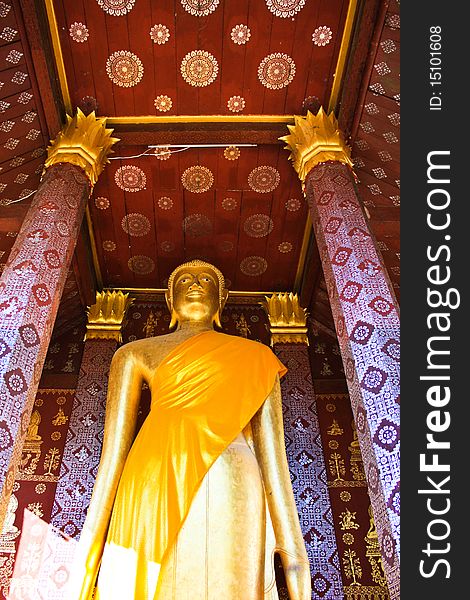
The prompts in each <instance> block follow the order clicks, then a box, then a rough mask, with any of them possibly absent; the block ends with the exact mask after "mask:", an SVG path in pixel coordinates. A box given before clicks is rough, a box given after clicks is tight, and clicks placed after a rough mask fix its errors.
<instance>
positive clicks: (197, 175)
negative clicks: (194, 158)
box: [181, 165, 214, 194]
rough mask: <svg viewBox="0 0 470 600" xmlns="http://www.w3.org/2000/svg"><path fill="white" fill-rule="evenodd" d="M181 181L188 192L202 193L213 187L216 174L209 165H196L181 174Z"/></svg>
mask: <svg viewBox="0 0 470 600" xmlns="http://www.w3.org/2000/svg"><path fill="white" fill-rule="evenodd" d="M181 183H182V184H183V187H184V188H185V189H186V190H188V192H194V193H195V194H201V193H202V192H207V190H209V189H210V188H211V186H212V184H213V183H214V176H213V175H212V172H211V171H210V169H208V168H207V167H201V166H199V165H194V166H193V167H189V168H187V169H186V170H185V171H184V173H183V175H182V176H181Z"/></svg>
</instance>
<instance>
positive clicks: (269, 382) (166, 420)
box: [98, 331, 286, 600]
mask: <svg viewBox="0 0 470 600" xmlns="http://www.w3.org/2000/svg"><path fill="white" fill-rule="evenodd" d="M285 372H286V368H285V367H284V366H283V365H282V363H281V362H280V361H279V360H278V359H277V358H276V356H275V355H274V354H273V352H272V351H271V350H270V349H269V348H268V347H266V346H263V345H262V344H260V343H258V342H253V341H250V340H247V339H244V338H240V337H236V336H230V335H226V334H222V333H217V332H215V331H208V332H204V333H200V334H197V335H195V336H193V337H191V338H189V339H187V340H186V341H184V342H183V343H181V344H180V345H179V346H178V347H177V348H175V349H174V350H173V351H172V352H170V354H169V355H168V356H167V357H166V358H165V359H164V360H163V362H162V363H161V364H160V365H159V366H158V368H157V369H156V371H155V373H154V375H153V377H152V380H151V381H150V382H149V387H150V389H151V391H152V404H151V409H150V413H149V415H148V417H147V419H146V420H145V422H144V424H143V426H142V428H141V430H140V432H139V434H138V435H137V437H136V439H135V442H134V444H133V446H132V448H131V450H130V452H129V455H128V458H127V461H126V464H125V466H124V470H123V473H122V476H121V480H120V483H119V487H118V491H117V495H116V500H115V504H114V508H113V513H112V517H111V523H110V528H109V532H108V538H107V543H106V548H105V555H106V552H107V550H108V549H109V548H113V553H114V556H115V561H114V566H115V569H116V570H118V569H119V566H118V563H119V560H120V559H119V555H121V556H122V557H124V556H126V552H127V551H128V550H130V551H131V554H129V553H127V556H128V557H131V556H132V558H131V560H132V561H133V562H134V567H133V568H132V569H131V571H133V572H134V573H136V574H137V576H136V578H137V579H138V578H139V577H140V576H139V572H141V573H142V580H141V581H140V582H138V581H136V582H130V583H129V585H130V588H132V587H133V589H134V592H133V595H132V596H130V595H129V596H124V595H123V598H124V597H126V598H135V599H139V600H140V599H141V598H147V597H150V598H152V597H153V592H152V591H151V590H149V589H148V588H149V585H150V586H153V585H155V589H157V582H158V574H159V571H160V567H161V565H162V563H163V562H164V560H165V556H166V554H167V552H168V551H169V549H170V548H171V546H172V544H173V543H174V542H175V540H176V537H177V535H178V532H179V531H180V528H181V526H182V524H183V522H184V520H185V518H186V516H187V514H188V511H189V508H190V506H191V502H192V500H193V498H194V496H195V494H196V492H197V490H198V488H199V486H200V485H201V482H202V480H203V479H204V477H205V475H206V473H207V472H208V471H209V469H210V468H211V466H212V465H213V463H214V462H215V460H216V459H217V458H218V457H219V456H220V455H221V453H222V452H223V451H224V450H225V449H226V448H227V447H228V446H229V445H230V444H231V443H232V442H233V441H234V440H235V438H237V436H238V434H240V432H241V431H242V430H243V429H244V428H245V426H246V425H247V424H248V423H249V422H250V420H251V418H252V417H253V415H254V414H255V413H256V412H257V410H258V409H259V408H260V407H261V405H262V403H263V402H264V400H265V399H266V397H267V396H268V394H269V393H270V391H271V390H272V388H273V385H274V382H275V379H276V376H277V375H278V374H279V375H283V374H284V373H285ZM124 563H125V561H123V565H124ZM139 565H141V566H142V568H140V567H139ZM149 565H151V567H150V571H152V565H153V575H152V573H151V572H150V571H149ZM100 577H101V574H100ZM144 580H145V581H144ZM139 588H142V589H141V590H139ZM99 590H100V583H99V582H98V597H100V595H99ZM106 600H107V599H106Z"/></svg>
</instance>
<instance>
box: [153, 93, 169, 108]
mask: <svg viewBox="0 0 470 600" xmlns="http://www.w3.org/2000/svg"><path fill="white" fill-rule="evenodd" d="M153 104H154V106H155V108H156V109H157V110H159V111H160V112H168V111H169V110H170V108H171V107H172V106H173V101H172V99H171V98H170V97H169V96H165V95H160V96H157V97H156V98H155V100H154V101H153Z"/></svg>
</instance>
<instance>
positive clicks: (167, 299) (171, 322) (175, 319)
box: [165, 290, 178, 329]
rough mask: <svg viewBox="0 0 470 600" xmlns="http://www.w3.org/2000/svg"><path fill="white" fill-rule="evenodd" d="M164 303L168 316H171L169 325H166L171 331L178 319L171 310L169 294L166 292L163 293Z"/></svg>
mask: <svg viewBox="0 0 470 600" xmlns="http://www.w3.org/2000/svg"><path fill="white" fill-rule="evenodd" d="M165 302H166V305H167V306H168V310H169V311H170V315H171V319H170V324H169V325H168V329H173V327H174V326H175V325H176V323H178V317H177V315H176V313H175V311H174V310H173V302H172V301H171V297H170V293H169V291H168V290H167V291H166V292H165Z"/></svg>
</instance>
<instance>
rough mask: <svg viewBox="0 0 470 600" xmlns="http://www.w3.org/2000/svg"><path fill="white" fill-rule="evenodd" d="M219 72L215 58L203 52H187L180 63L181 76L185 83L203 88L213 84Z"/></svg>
mask: <svg viewBox="0 0 470 600" xmlns="http://www.w3.org/2000/svg"><path fill="white" fill-rule="evenodd" d="M218 72H219V65H218V64H217V60H216V58H215V57H214V56H213V55H212V54H211V53H210V52H206V51H205V50H193V51H192V52H188V54H186V56H185V57H184V58H183V60H182V61H181V75H182V76H183V79H184V80H185V81H186V83H189V85H192V86H195V87H204V86H206V85H210V84H211V83H213V82H214V81H215V79H216V77H217V73H218Z"/></svg>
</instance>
